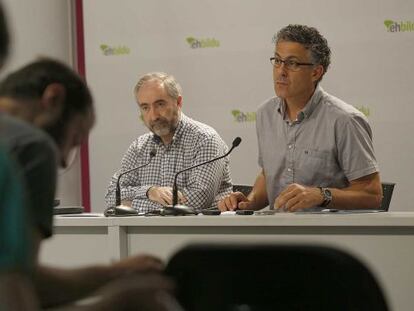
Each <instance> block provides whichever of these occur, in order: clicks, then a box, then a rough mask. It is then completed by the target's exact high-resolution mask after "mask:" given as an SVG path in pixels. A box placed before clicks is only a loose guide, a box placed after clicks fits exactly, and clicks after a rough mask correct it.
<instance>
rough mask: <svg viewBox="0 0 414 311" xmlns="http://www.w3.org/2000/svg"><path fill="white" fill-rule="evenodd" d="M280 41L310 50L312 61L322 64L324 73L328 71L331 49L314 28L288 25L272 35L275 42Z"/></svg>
mask: <svg viewBox="0 0 414 311" xmlns="http://www.w3.org/2000/svg"><path fill="white" fill-rule="evenodd" d="M280 41H286V42H297V43H300V44H302V45H303V46H304V47H305V48H306V49H307V50H309V51H310V54H311V58H312V62H313V63H315V64H318V65H322V67H323V70H324V74H325V73H326V72H327V71H328V67H329V65H330V63H331V49H330V48H329V46H328V41H327V40H326V39H325V38H324V37H323V36H322V35H321V34H320V33H319V31H318V30H317V29H316V28H314V27H309V26H305V25H288V26H286V27H284V28H282V29H281V30H279V32H278V33H277V34H275V35H274V36H273V42H274V43H275V44H277V43H278V42H280ZM320 80H322V77H321V79H320ZM318 82H319V81H318Z"/></svg>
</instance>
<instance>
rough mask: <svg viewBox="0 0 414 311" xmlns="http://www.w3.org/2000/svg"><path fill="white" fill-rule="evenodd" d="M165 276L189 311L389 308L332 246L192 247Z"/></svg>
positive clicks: (370, 280)
mask: <svg viewBox="0 0 414 311" xmlns="http://www.w3.org/2000/svg"><path fill="white" fill-rule="evenodd" d="M166 273H167V274H168V275H169V276H170V277H172V278H173V279H174V280H175V281H176V285H177V291H176V292H177V298H178V300H179V302H180V303H181V304H182V306H183V307H184V309H185V310H187V311H207V310H208V311H211V310H214V311H221V310H222V311H259V310H260V311H267V310H289V311H291V310H293V311H296V310H318V311H321V310H323V311H324V310H329V311H332V310H335V311H342V310H343V311H345V310H353V311H363V310H364V311H365V310H376V311H385V310H388V309H387V305H386V302H385V299H384V296H383V294H382V292H381V289H380V287H379V285H378V283H377V282H376V280H375V278H374V276H373V275H372V274H371V273H370V271H369V270H368V269H367V268H366V267H365V266H364V265H363V264H362V263H361V262H360V261H358V260H357V259H355V258H354V257H352V256H350V255H348V254H346V253H344V252H343V251H339V250H336V249H333V248H328V247H319V246H299V245H295V246H288V245H274V246H271V245H250V246H249V245H193V246H188V247H186V248H184V249H182V250H181V251H179V252H178V253H176V254H175V255H174V256H173V257H172V258H171V260H170V261H169V263H168V265H167V268H166Z"/></svg>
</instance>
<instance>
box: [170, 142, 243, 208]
mask: <svg viewBox="0 0 414 311" xmlns="http://www.w3.org/2000/svg"><path fill="white" fill-rule="evenodd" d="M241 141H242V140H241V138H240V137H236V138H235V139H234V140H233V143H232V146H231V148H230V150H229V151H228V152H227V153H226V154H224V155H222V156H219V157H217V158H214V159H211V160H208V161H205V162H202V163H199V164H196V165H194V166H190V167H187V168H185V169H183V170H181V171H179V172H177V173H176V174H175V176H174V184H173V200H172V205H171V206H169V207H167V209H166V210H168V209H171V208H175V206H176V205H177V203H178V189H177V177H178V175H180V174H181V173H184V172H186V171H189V170H192V169H194V168H196V167H199V166H202V165H205V164H208V163H211V162H214V161H217V160H220V159H222V158H224V157H227V156H228V155H229V154H230V153H231V152H232V151H233V149H234V148H236V147H237V146H238V145H240V143H241ZM181 208H183V207H181ZM181 208H180V209H181ZM166 214H171V213H168V211H166ZM176 214H179V211H177V213H176ZM181 214H190V213H189V212H188V211H183V212H182V213H181ZM192 214H195V212H192Z"/></svg>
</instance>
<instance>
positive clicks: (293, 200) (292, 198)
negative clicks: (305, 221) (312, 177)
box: [274, 184, 323, 212]
mask: <svg viewBox="0 0 414 311" xmlns="http://www.w3.org/2000/svg"><path fill="white" fill-rule="evenodd" d="M322 202H323V196H322V194H321V191H320V190H319V188H316V187H306V186H302V185H299V184H291V185H289V186H287V187H286V188H285V189H284V190H283V191H282V192H281V193H280V194H279V196H278V197H277V198H276V200H275V204H274V208H275V209H280V210H284V211H287V212H295V211H297V210H299V209H304V208H310V207H315V206H318V205H320V204H322Z"/></svg>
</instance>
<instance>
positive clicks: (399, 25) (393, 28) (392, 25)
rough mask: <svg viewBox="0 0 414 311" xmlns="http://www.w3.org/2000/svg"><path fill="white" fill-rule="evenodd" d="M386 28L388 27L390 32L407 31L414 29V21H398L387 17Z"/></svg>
mask: <svg viewBox="0 0 414 311" xmlns="http://www.w3.org/2000/svg"><path fill="white" fill-rule="evenodd" d="M384 25H385V28H387V31H388V32H406V31H414V22H411V21H406V22H396V21H393V20H390V19H386V20H385V21H384Z"/></svg>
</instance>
